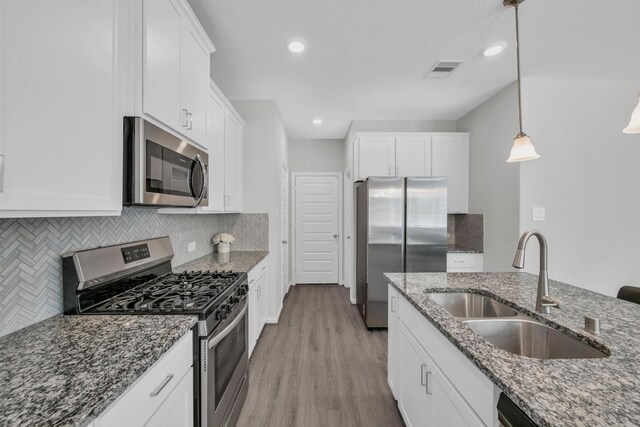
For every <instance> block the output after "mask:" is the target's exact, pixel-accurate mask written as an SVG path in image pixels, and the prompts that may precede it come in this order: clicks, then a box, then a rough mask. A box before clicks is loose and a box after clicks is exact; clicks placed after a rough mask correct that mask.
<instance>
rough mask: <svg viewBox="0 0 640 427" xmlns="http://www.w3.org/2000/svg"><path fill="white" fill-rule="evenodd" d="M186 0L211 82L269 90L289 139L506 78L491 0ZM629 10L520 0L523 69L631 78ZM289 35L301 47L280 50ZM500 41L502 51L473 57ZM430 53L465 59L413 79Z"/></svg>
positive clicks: (500, 9)
mask: <svg viewBox="0 0 640 427" xmlns="http://www.w3.org/2000/svg"><path fill="white" fill-rule="evenodd" d="M189 1H190V3H191V5H192V7H193V9H194V10H195V12H196V14H197V15H198V17H199V18H200V20H201V22H202V24H203V26H204V28H205V29H206V31H207V32H208V33H209V35H210V36H211V38H212V39H213V42H214V44H215V46H216V48H217V52H215V53H214V54H213V56H212V60H211V64H212V69H211V70H212V71H211V72H212V75H213V78H214V80H215V81H216V83H218V85H219V86H220V87H221V88H222V90H223V91H224V93H225V94H226V95H227V96H228V97H229V98H231V99H274V100H275V101H276V103H277V105H278V107H279V109H280V112H281V114H282V116H283V120H284V122H285V126H286V128H287V132H288V134H289V136H290V137H292V138H343V137H344V136H345V133H346V131H347V128H348V126H349V123H350V122H351V120H385V119H395V120H398V119H407V120H416V119H422V120H435V119H439V120H455V119H458V118H460V117H461V116H463V115H464V114H465V113H467V112H468V111H470V110H471V109H473V108H474V107H476V106H477V105H478V104H480V103H481V102H483V101H484V100H486V99H488V98H489V97H491V96H492V95H494V94H495V93H497V92H498V91H499V90H501V89H502V88H504V87H505V86H507V85H508V84H509V83H511V82H513V81H514V80H515V34H514V33H515V24H514V16H513V9H506V8H505V7H504V6H502V1H501V0H402V1H398V0H189ZM639 19H640V1H639V0H615V1H611V0H528V1H526V2H525V3H523V4H522V5H521V7H520V27H521V43H522V67H523V76H524V77H538V78H572V79H573V78H594V79H600V78H602V79H630V80H631V79H638V78H640V25H639V24H638V20H639ZM294 36H298V37H302V38H304V39H305V40H306V41H307V43H308V48H307V51H306V52H304V53H303V54H300V55H294V54H292V53H290V52H289V51H288V50H287V48H286V44H287V41H288V39H290V38H291V37H294ZM500 40H504V41H506V42H508V43H509V46H508V48H507V49H506V50H505V51H504V53H503V54H502V55H500V56H498V57H494V58H485V57H483V56H482V50H483V49H484V48H486V47H488V46H489V45H490V44H492V43H493V42H495V41H500ZM440 59H464V60H466V63H465V64H463V65H462V66H461V67H460V68H459V69H458V70H457V71H456V72H455V73H454V74H453V75H452V76H451V77H450V78H449V79H446V80H425V79H423V78H422V77H423V76H424V74H425V73H426V72H427V71H428V70H429V69H430V68H431V67H432V66H433V65H434V64H435V62H436V61H438V60H440ZM639 89H640V88H639ZM630 96H633V95H630ZM314 117H322V118H323V119H324V124H323V125H321V126H315V125H313V124H312V123H311V120H312V119H313V118H314Z"/></svg>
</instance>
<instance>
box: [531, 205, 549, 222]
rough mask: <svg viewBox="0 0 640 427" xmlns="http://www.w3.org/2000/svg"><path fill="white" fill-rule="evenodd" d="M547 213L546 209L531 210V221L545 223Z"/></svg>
mask: <svg viewBox="0 0 640 427" xmlns="http://www.w3.org/2000/svg"><path fill="white" fill-rule="evenodd" d="M545 217H546V212H545V209H544V208H531V220H532V221H544V220H545Z"/></svg>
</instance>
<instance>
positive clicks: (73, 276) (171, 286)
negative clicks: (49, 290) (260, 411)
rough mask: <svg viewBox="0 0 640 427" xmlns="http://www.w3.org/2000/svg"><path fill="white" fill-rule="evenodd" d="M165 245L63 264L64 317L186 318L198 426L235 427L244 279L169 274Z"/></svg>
mask: <svg viewBox="0 0 640 427" xmlns="http://www.w3.org/2000/svg"><path fill="white" fill-rule="evenodd" d="M172 258H173V248H172V247H171V241H170V240H169V238H168V237H160V238H157V239H149V240H144V241H139V242H133V243H126V244H121V245H114V246H107V247H99V248H96V249H90V250H85V251H79V252H75V253H71V254H68V255H64V256H63V284H64V286H63V295H64V312H65V314H85V315H92V314H94V315H95V314H156V315H175V314H183V315H184V314H191V315H195V316H198V318H199V321H198V326H197V330H195V331H194V333H195V334H196V335H197V336H198V339H196V340H194V341H195V342H196V343H197V348H195V349H194V368H197V367H198V366H199V368H200V369H194V373H195V378H194V384H195V386H194V387H195V390H194V393H195V396H196V399H195V402H196V405H195V411H196V413H195V417H194V419H195V420H196V421H195V423H196V425H201V426H206V427H218V426H234V425H235V423H236V421H237V419H238V416H239V415H240V410H241V409H242V404H243V403H244V400H245V398H246V395H247V389H248V385H249V378H248V369H247V366H248V341H247V334H248V323H247V322H248V315H247V296H246V295H247V291H248V284H247V275H246V274H245V273H232V272H218V271H214V272H211V271H185V272H182V273H173V272H172V269H171V260H172Z"/></svg>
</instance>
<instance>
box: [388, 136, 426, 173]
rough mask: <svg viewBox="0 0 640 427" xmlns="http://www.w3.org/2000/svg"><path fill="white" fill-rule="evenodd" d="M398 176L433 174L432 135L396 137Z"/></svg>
mask: <svg viewBox="0 0 640 427" xmlns="http://www.w3.org/2000/svg"><path fill="white" fill-rule="evenodd" d="M395 174H396V176H431V137H429V136H402V137H398V138H396V169H395Z"/></svg>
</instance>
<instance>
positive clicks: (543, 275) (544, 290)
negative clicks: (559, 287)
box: [513, 230, 560, 314]
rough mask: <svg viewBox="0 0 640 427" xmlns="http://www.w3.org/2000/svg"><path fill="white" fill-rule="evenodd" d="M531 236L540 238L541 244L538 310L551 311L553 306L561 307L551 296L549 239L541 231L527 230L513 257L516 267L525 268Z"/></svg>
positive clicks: (546, 312) (542, 311)
mask: <svg viewBox="0 0 640 427" xmlns="http://www.w3.org/2000/svg"><path fill="white" fill-rule="evenodd" d="M531 236H536V237H537V238H538V243H539V244H540V273H539V274H538V296H537V298H536V311H537V312H538V313H545V314H549V313H551V307H555V308H560V303H559V302H558V301H556V300H554V299H553V298H551V297H550V296H549V278H548V275H547V239H545V238H544V236H543V235H542V233H541V232H539V231H536V230H529V231H525V233H524V234H523V235H522V237H520V241H519V242H518V249H517V250H516V256H515V258H514V259H513V266H514V267H515V268H519V269H522V268H524V254H525V250H526V249H527V242H528V241H529V239H530V238H531Z"/></svg>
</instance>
